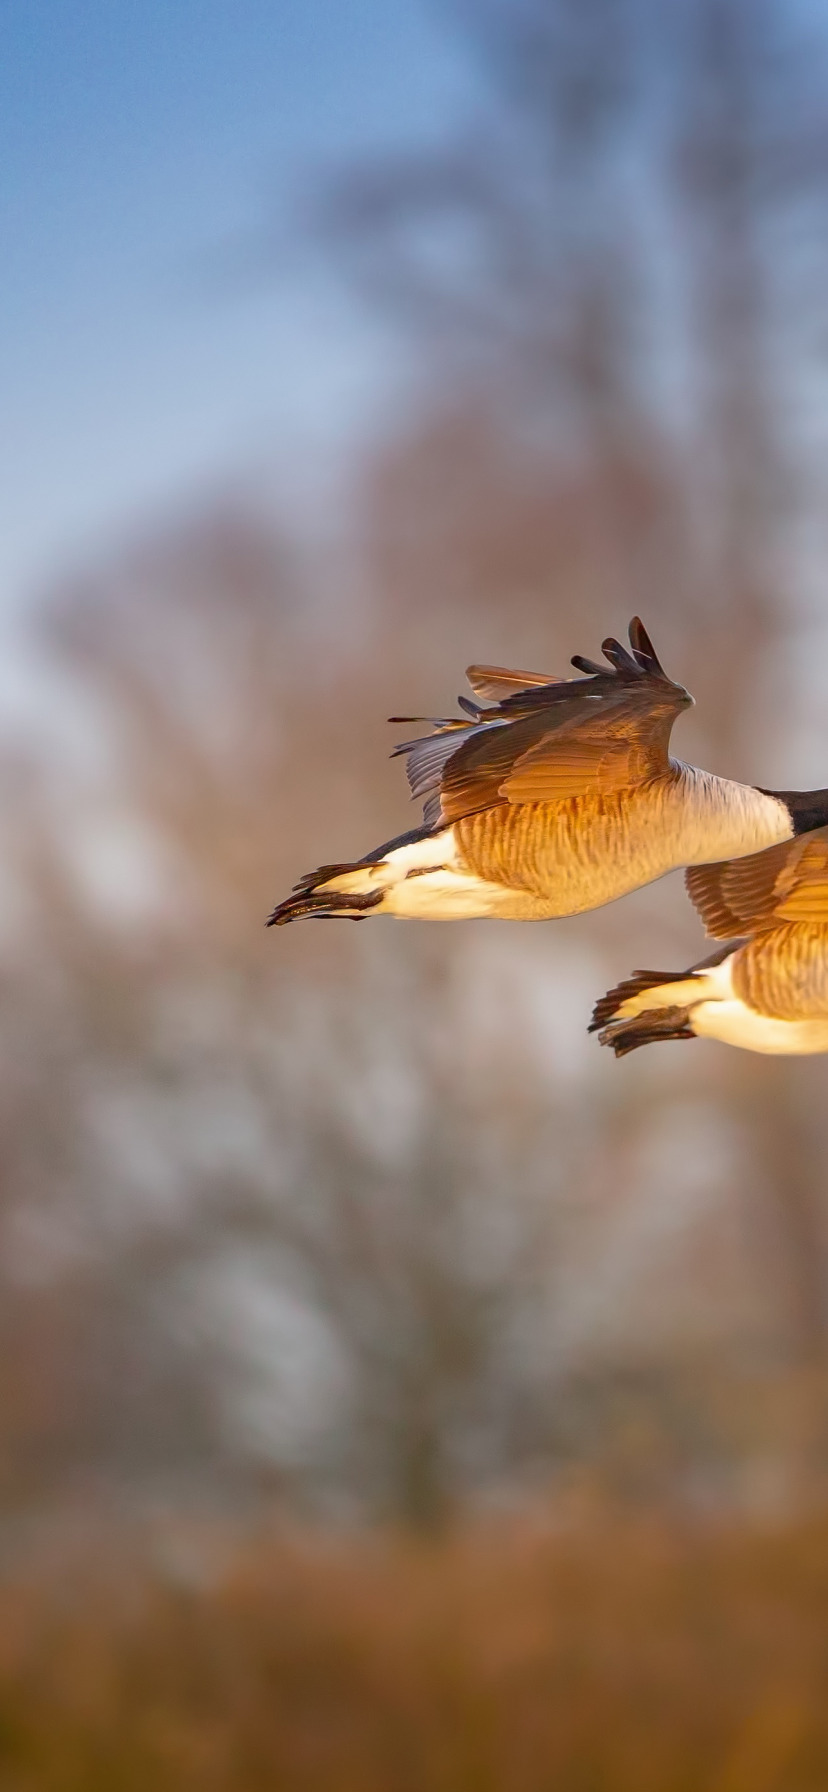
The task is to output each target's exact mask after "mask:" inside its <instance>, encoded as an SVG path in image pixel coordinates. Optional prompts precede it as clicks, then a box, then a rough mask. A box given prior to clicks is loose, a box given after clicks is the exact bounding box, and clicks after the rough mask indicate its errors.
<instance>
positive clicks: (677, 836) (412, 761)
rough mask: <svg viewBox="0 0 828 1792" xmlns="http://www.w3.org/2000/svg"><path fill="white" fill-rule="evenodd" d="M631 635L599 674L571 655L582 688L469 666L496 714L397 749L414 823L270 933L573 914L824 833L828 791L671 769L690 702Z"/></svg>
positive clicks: (476, 711)
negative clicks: (392, 920)
mask: <svg viewBox="0 0 828 1792" xmlns="http://www.w3.org/2000/svg"><path fill="white" fill-rule="evenodd" d="M629 635H630V650H628V649H627V648H625V647H622V646H621V644H620V643H619V642H618V641H615V640H612V639H610V640H607V641H605V642H604V645H603V652H604V654H605V656H606V658H607V660H608V662H609V670H608V669H607V667H602V666H599V665H596V664H595V663H594V662H593V661H591V660H586V659H583V658H582V657H581V656H580V655H575V656H574V658H573V665H574V666H576V667H577V668H578V670H580V671H581V672H584V673H585V674H586V676H585V677H582V678H577V679H560V678H552V677H551V676H550V675H547V674H544V673H530V672H511V671H507V670H505V669H504V668H501V667H491V666H472V667H470V668H469V673H468V677H469V681H470V684H471V686H472V689H473V690H474V691H475V693H476V696H477V697H478V698H481V697H482V698H486V699H490V700H493V701H492V702H491V706H490V707H484V706H483V705H482V704H481V703H480V702H474V703H473V702H471V701H470V700H469V699H468V698H461V699H460V705H461V708H462V709H463V711H464V715H463V716H462V717H456V718H455V717H452V718H448V719H445V720H441V721H437V722H434V723H433V732H432V733H431V734H429V735H426V736H424V737H418V738H417V739H415V740H411V741H406V742H403V743H402V745H401V746H400V747H398V748H397V749H396V752H397V753H400V754H403V755H405V758H406V768H407V772H408V778H409V783H410V785H411V790H412V794H413V795H414V796H418V797H423V798H424V799H425V813H424V824H423V826H422V827H419V828H415V829H413V830H412V831H411V832H410V833H407V834H402V835H400V836H399V837H398V838H397V839H395V840H391V841H388V842H386V844H385V845H384V846H381V847H378V848H377V850H376V851H375V852H372V853H368V854H367V855H366V856H365V857H364V858H363V859H359V860H356V861H353V862H351V863H348V864H338V865H323V866H321V867H320V869H319V870H317V871H314V872H311V873H309V874H308V875H307V876H306V877H304V878H302V879H301V880H300V882H299V883H298V884H297V885H296V887H295V889H294V891H293V893H292V894H291V895H290V896H288V897H287V898H286V900H285V901H284V902H281V903H279V905H278V906H277V907H276V908H275V909H274V911H273V913H272V915H271V916H270V923H269V924H273V923H275V924H277V925H282V924H283V923H285V922H287V921H294V920H298V919H300V918H301V917H303V916H313V915H317V916H336V915H338V916H343V917H347V918H351V919H361V918H362V916H364V915H366V914H369V913H373V914H391V915H396V916H398V917H401V918H404V919H420V920H456V919H466V918H469V917H472V916H490V917H496V918H499V919H501V920H516V921H541V920H547V919H550V918H553V917H555V916H561V915H575V914H580V913H582V912H584V911H585V910H588V909H593V908H600V907H602V906H603V904H605V903H607V902H613V901H615V899H616V898H617V897H619V896H624V895H626V894H627V893H628V892H629V891H630V890H634V889H637V888H639V886H640V885H642V884H647V883H651V882H652V881H653V880H654V879H655V878H659V877H662V876H664V874H665V873H666V872H668V871H672V870H674V869H675V868H676V867H678V866H686V865H700V864H706V863H708V862H710V861H712V860H720V859H728V860H729V859H735V858H737V857H740V856H742V855H745V854H751V853H755V852H757V851H758V850H760V849H763V848H765V847H769V846H773V845H775V844H777V843H781V842H784V841H788V840H790V839H792V838H793V837H794V835H795V834H797V833H798V832H801V831H802V829H803V827H805V826H810V827H814V826H817V825H818V824H819V822H821V821H826V822H828V792H815V793H806V794H805V795H802V794H800V793H790V792H787V793H779V792H773V791H766V790H760V789H757V788H755V787H753V786H752V785H745V784H737V783H734V782H733V781H731V780H729V779H726V778H717V777H714V776H713V775H712V774H711V773H709V772H703V771H699V770H697V769H696V768H695V767H693V766H688V765H683V764H682V763H681V762H680V761H677V760H674V759H671V758H670V756H669V750H668V749H669V740H670V733H671V730H672V726H673V723H674V721H675V719H676V717H677V716H678V715H679V714H680V713H681V711H682V710H683V709H686V708H688V707H689V706H690V705H691V704H692V701H693V699H692V697H690V696H689V694H688V692H687V691H686V690H685V689H684V688H683V686H681V685H678V684H675V683H674V682H673V681H672V679H670V678H668V677H667V675H666V673H665V672H664V670H663V668H662V667H661V665H660V663H659V661H658V659H657V657H656V654H655V650H654V648H653V646H652V642H651V641H650V639H649V636H648V635H647V633H646V631H645V629H644V627H643V625H642V624H641V622H640V621H639V620H638V619H637V618H634V620H633V622H632V623H631V624H630V631H629ZM397 719H399V718H397ZM403 719H404V718H403ZM409 719H410V718H409Z"/></svg>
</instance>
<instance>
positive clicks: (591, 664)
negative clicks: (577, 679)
mask: <svg viewBox="0 0 828 1792" xmlns="http://www.w3.org/2000/svg"><path fill="white" fill-rule="evenodd" d="M570 665H572V666H574V667H575V669H576V671H578V672H588V673H589V674H590V677H593V678H594V677H597V678H603V677H604V676H605V673H606V668H605V667H604V666H599V665H598V663H597V661H596V660H588V659H587V658H586V657H585V655H584V654H583V653H573V655H572V659H571V660H570Z"/></svg>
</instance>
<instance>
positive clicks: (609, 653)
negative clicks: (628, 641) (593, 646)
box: [601, 635, 641, 672]
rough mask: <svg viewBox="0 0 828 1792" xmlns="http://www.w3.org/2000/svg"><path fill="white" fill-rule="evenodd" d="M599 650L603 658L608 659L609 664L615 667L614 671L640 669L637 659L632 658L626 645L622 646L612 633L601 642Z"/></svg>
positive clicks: (635, 670) (634, 670)
mask: <svg viewBox="0 0 828 1792" xmlns="http://www.w3.org/2000/svg"><path fill="white" fill-rule="evenodd" d="M601 652H602V653H603V655H604V657H605V659H608V660H609V663H610V665H611V666H614V667H615V670H616V672H640V671H641V667H640V666H639V664H638V662H637V660H634V659H633V656H632V654H631V653H628V651H627V649H626V647H622V645H621V642H620V641H616V639H615V636H614V635H608V636H607V638H606V640H605V641H602V642H601Z"/></svg>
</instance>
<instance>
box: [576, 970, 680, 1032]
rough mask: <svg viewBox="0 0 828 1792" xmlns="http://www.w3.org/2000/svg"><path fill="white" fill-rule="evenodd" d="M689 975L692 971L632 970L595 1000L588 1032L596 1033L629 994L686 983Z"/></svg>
mask: <svg viewBox="0 0 828 1792" xmlns="http://www.w3.org/2000/svg"><path fill="white" fill-rule="evenodd" d="M690 976H692V971H633V974H632V976H631V977H627V978H626V979H625V981H624V982H623V983H616V985H615V988H614V989H608V990H607V993H606V995H605V996H601V999H600V1001H598V1002H596V1004H595V1007H594V1008H593V1010H592V1020H591V1021H590V1023H589V1027H588V1029H587V1030H588V1032H590V1033H597V1032H598V1031H599V1029H600V1028H601V1027H605V1026H606V1024H607V1022H608V1021H610V1020H612V1018H613V1016H614V1015H616V1014H617V1012H618V1009H619V1008H620V1007H621V1004H622V1003H623V1002H627V1001H629V999H630V996H638V995H640V994H641V991H642V990H643V989H657V988H659V987H660V986H661V984H662V983H686V981H687V978H688V977H690ZM667 1012H671V1010H667Z"/></svg>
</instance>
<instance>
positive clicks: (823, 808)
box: [762, 790, 828, 834]
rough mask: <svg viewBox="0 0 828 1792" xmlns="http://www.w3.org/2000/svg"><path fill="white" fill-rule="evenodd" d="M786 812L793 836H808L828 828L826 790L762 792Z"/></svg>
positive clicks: (827, 793)
mask: <svg viewBox="0 0 828 1792" xmlns="http://www.w3.org/2000/svg"><path fill="white" fill-rule="evenodd" d="M762 795H763V796H775V797H776V799H777V801H778V802H780V803H784V804H785V807H786V809H787V810H788V812H789V814H790V817H791V821H792V822H793V831H794V833H795V834H810V833H812V832H813V830H814V828H824V827H826V826H828V790H763V791H762Z"/></svg>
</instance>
